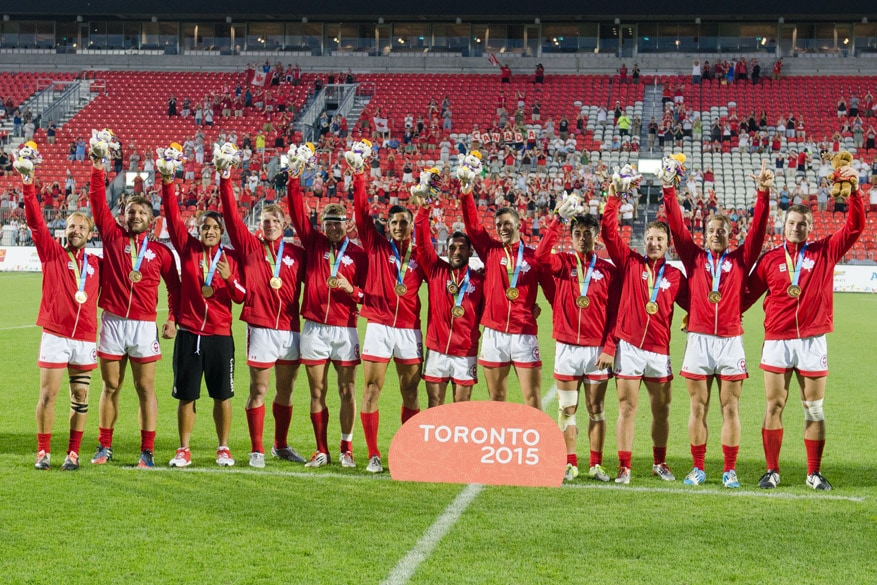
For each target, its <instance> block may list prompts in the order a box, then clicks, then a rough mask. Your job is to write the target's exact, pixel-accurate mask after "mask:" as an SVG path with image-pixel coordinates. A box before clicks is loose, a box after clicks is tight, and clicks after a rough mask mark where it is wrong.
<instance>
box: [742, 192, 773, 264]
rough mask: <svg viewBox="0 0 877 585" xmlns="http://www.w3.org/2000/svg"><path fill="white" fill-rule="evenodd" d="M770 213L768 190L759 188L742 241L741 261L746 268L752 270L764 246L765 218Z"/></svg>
mask: <svg viewBox="0 0 877 585" xmlns="http://www.w3.org/2000/svg"><path fill="white" fill-rule="evenodd" d="M769 215H770V191H769V190H767V191H762V190H761V189H759V190H758V192H757V193H756V194H755V209H754V211H753V213H752V222H751V223H750V224H749V232H748V235H747V236H746V241H745V242H743V263H744V264H745V265H746V269H747V270H750V271H751V270H752V267H753V266H755V263H756V262H757V261H758V257H759V256H760V255H761V248H762V247H763V246H764V238H765V237H766V234H767V218H768V216H769Z"/></svg>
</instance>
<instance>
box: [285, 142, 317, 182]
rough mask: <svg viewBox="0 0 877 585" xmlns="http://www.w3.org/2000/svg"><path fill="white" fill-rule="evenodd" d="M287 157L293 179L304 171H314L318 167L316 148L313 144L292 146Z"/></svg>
mask: <svg viewBox="0 0 877 585" xmlns="http://www.w3.org/2000/svg"><path fill="white" fill-rule="evenodd" d="M286 156H287V165H288V168H289V172H290V174H292V176H293V177H297V176H299V175H300V174H301V172H302V171H303V170H304V169H313V168H315V167H316V166H317V156H316V148H315V147H314V144H313V143H312V142H305V143H304V144H302V145H299V146H290V147H289V152H288V153H287V155H286Z"/></svg>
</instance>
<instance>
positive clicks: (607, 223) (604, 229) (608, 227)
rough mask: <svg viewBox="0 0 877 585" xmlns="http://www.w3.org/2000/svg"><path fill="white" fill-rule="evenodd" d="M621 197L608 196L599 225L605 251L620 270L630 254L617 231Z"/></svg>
mask: <svg viewBox="0 0 877 585" xmlns="http://www.w3.org/2000/svg"><path fill="white" fill-rule="evenodd" d="M611 188H612V187H611V186H610V189H611ZM620 204H621V199H620V198H618V197H615V196H610V197H609V200H608V201H607V202H606V207H605V208H604V209H603V223H602V225H601V226H600V233H601V234H602V235H603V243H604V244H606V251H607V252H609V257H610V258H612V262H613V263H614V264H615V266H616V267H617V268H618V269H619V270H621V268H622V266H624V263H625V262H627V258H628V256H630V254H631V252H630V248H628V247H627V246H626V245H625V244H624V240H622V239H621V235H620V234H619V233H618V206H619V205H620Z"/></svg>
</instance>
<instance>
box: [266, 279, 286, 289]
mask: <svg viewBox="0 0 877 585" xmlns="http://www.w3.org/2000/svg"><path fill="white" fill-rule="evenodd" d="M268 284H270V285H271V288H273V289H274V290H278V289H279V288H280V287H282V286H283V279H281V278H280V277H279V276H274V277H272V278H271V280H269V281H268Z"/></svg>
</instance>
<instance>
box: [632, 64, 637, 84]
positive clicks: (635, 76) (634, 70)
mask: <svg viewBox="0 0 877 585" xmlns="http://www.w3.org/2000/svg"><path fill="white" fill-rule="evenodd" d="M631 79H633V82H634V83H639V65H637V64H636V63H634V64H633V72H632V73H631Z"/></svg>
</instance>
